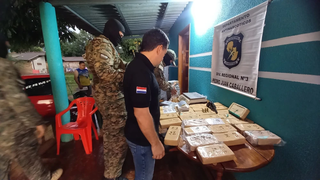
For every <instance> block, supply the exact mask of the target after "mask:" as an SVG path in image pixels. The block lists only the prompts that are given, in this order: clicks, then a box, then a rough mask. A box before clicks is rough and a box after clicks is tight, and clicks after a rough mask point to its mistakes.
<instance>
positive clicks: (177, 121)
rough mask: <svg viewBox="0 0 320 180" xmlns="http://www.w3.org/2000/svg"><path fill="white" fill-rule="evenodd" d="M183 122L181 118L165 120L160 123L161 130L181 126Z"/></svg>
mask: <svg viewBox="0 0 320 180" xmlns="http://www.w3.org/2000/svg"><path fill="white" fill-rule="evenodd" d="M181 124H182V121H181V120H180V119H179V118H173V119H164V120H161V121H160V125H161V128H168V127H170V126H181Z"/></svg>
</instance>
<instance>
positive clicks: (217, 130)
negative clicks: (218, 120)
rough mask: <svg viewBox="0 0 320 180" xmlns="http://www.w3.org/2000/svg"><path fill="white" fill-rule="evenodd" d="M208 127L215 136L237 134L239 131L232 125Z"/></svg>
mask: <svg viewBox="0 0 320 180" xmlns="http://www.w3.org/2000/svg"><path fill="white" fill-rule="evenodd" d="M208 127H209V129H210V130H211V131H212V133H213V134H221V133H227V132H236V131H237V129H236V128H234V127H233V126H232V125H230V124H222V125H211V126H208Z"/></svg>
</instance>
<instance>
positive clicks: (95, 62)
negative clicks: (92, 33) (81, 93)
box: [84, 35, 125, 101]
mask: <svg viewBox="0 0 320 180" xmlns="http://www.w3.org/2000/svg"><path fill="white" fill-rule="evenodd" d="M84 58H85V59H86V60H87V63H88V68H89V70H90V72H91V73H92V74H93V90H94V96H95V97H96V98H98V99H100V98H102V99H103V98H105V97H103V95H104V96H108V99H109V100H111V101H112V100H117V99H120V98H123V97H124V96H123V93H122V90H123V89H122V88H123V77H124V72H125V63H124V62H123V61H122V59H121V58H120V55H119V53H118V52H117V50H116V48H115V47H114V45H113V44H112V43H111V41H109V39H108V38H106V37H105V36H103V35H100V36H99V37H96V38H94V39H93V40H91V41H90V42H89V43H88V45H87V46H86V53H85V55H84ZM98 95H99V96H100V97H97V96H98ZM112 98H116V99H112Z"/></svg>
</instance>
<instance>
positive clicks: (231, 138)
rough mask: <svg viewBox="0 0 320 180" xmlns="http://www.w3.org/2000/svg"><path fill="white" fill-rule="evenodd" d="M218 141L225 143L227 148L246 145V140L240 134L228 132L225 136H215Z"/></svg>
mask: <svg viewBox="0 0 320 180" xmlns="http://www.w3.org/2000/svg"><path fill="white" fill-rule="evenodd" d="M214 136H215V137H216V138H217V140H218V141H221V142H223V143H225V144H226V145H227V146H236V145H240V144H244V143H246V138H244V137H243V136H242V135H241V134H240V133H238V132H227V133H223V134H214Z"/></svg>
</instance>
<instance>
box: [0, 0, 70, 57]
mask: <svg viewBox="0 0 320 180" xmlns="http://www.w3.org/2000/svg"><path fill="white" fill-rule="evenodd" d="M57 22H58V31H59V37H60V40H62V41H66V40H68V41H71V40H72V39H73V38H74V37H73V34H72V31H70V30H69V28H75V26H74V25H73V24H70V23H67V22H66V21H64V20H63V18H61V17H57ZM0 32H2V33H4V34H6V35H7V37H8V38H9V41H10V44H11V49H12V50H13V51H16V52H24V51H29V50H30V48H31V47H34V46H40V47H43V46H44V44H43V35H42V27H41V20H40V10H39V1H37V0H2V1H1V2H0Z"/></svg>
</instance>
